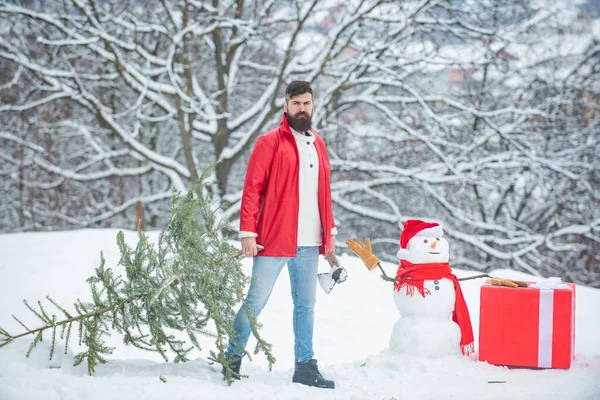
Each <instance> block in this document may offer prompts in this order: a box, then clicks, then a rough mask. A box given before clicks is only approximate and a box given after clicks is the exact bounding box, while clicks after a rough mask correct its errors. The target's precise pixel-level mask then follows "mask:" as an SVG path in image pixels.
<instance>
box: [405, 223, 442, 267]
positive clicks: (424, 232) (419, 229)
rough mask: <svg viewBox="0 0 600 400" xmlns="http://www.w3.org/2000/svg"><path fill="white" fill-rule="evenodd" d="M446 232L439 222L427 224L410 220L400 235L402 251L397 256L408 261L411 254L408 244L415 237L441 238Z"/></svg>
mask: <svg viewBox="0 0 600 400" xmlns="http://www.w3.org/2000/svg"><path fill="white" fill-rule="evenodd" d="M443 234H444V231H443V230H442V226H441V225H440V224H438V223H437V222H425V221H421V220H419V219H409V220H406V222H405V223H404V229H402V234H401V235H400V250H398V253H396V255H397V256H398V258H399V259H401V260H406V259H408V256H409V255H410V252H409V251H408V249H407V247H406V246H408V242H409V241H410V239H412V238H413V237H415V236H428V237H441V236H443Z"/></svg>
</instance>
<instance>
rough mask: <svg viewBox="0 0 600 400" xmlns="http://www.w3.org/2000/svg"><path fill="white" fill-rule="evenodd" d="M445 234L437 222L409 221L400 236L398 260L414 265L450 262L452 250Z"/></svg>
mask: <svg viewBox="0 0 600 400" xmlns="http://www.w3.org/2000/svg"><path fill="white" fill-rule="evenodd" d="M443 234H444V232H443V230H442V226H441V225H440V224H439V223H437V222H424V221H421V220H417V219H409V220H407V221H406V223H405V224H404V229H403V230H402V235H401V236H400V250H399V251H398V253H397V255H398V258H400V259H401V260H408V261H409V262H410V263H413V264H425V263H445V262H448V259H449V258H450V249H449V245H448V241H446V239H444V238H443V237H442V236H443Z"/></svg>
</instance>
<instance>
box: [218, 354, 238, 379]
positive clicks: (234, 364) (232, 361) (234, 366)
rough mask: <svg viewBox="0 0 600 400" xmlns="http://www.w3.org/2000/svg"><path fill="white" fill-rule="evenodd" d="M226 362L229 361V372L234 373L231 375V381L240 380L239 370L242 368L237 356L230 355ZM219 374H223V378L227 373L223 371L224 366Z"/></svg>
mask: <svg viewBox="0 0 600 400" xmlns="http://www.w3.org/2000/svg"><path fill="white" fill-rule="evenodd" d="M227 360H228V361H229V366H230V367H231V370H232V371H233V372H235V374H234V375H233V379H240V368H241V366H242V359H241V358H240V357H239V356H236V355H235V354H232V355H230V356H228V357H227ZM221 373H222V374H223V376H225V374H226V373H227V370H225V366H223V368H222V369H221Z"/></svg>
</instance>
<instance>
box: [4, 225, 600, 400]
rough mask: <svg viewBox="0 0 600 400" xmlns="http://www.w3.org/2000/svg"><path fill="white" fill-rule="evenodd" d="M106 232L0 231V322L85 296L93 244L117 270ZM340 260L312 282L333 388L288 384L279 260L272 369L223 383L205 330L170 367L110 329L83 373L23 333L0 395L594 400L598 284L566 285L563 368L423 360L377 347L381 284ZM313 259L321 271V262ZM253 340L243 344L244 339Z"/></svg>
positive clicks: (255, 366)
mask: <svg viewBox="0 0 600 400" xmlns="http://www.w3.org/2000/svg"><path fill="white" fill-rule="evenodd" d="M117 232H118V231H117V230H110V229H109V230H81V231H68V232H53V233H26V234H8V235H0V296H1V297H0V298H1V300H2V301H1V303H0V327H3V328H5V329H7V330H8V331H9V332H15V333H16V332H20V327H19V326H18V324H17V323H16V322H15V321H14V320H13V319H12V317H11V314H15V315H16V316H18V317H19V318H21V319H22V320H23V322H24V323H25V324H27V325H29V326H30V327H34V326H37V325H38V324H37V323H36V320H35V319H34V318H32V316H31V315H30V313H29V311H28V310H27V309H26V308H25V306H24V305H23V303H22V300H23V299H27V300H28V301H29V302H30V303H35V302H36V301H37V300H44V299H45V296H46V295H50V296H51V297H52V298H54V299H55V300H56V301H57V302H58V303H59V304H62V305H65V306H71V305H72V304H73V302H74V301H75V300H76V299H77V298H81V299H89V292H88V285H87V284H86V283H85V279H86V278H87V277H89V276H90V275H92V274H93V270H94V268H95V267H97V266H98V265H99V260H100V251H103V252H104V254H105V256H106V258H107V266H111V267H115V268H117V269H119V268H120V267H116V262H117V260H118V248H117V246H116V234H117ZM151 236H152V237H153V238H155V237H156V236H157V235H156V233H153V234H151ZM127 238H128V240H129V241H130V242H131V243H132V244H133V243H134V242H135V239H136V233H135V232H127ZM450 245H452V243H450ZM340 261H341V262H342V263H343V264H344V266H345V267H346V269H347V270H348V272H349V278H348V280H347V281H346V282H345V283H343V284H341V285H339V286H336V287H335V288H334V289H333V291H332V292H331V294H329V295H326V294H325V293H324V292H321V291H320V290H319V292H318V298H317V306H316V307H317V309H316V324H315V353H316V358H318V359H319V364H320V367H321V370H322V372H323V374H324V375H325V377H327V378H330V379H333V380H335V382H336V386H337V388H336V389H335V390H333V391H331V390H324V389H315V388H309V387H305V386H302V385H298V384H293V383H291V378H292V373H293V361H294V360H293V345H292V343H293V334H292V324H291V315H292V304H291V298H290V295H289V280H288V277H287V271H286V270H285V269H284V272H282V275H281V276H280V278H279V281H278V282H277V285H276V287H275V290H274V292H273V295H272V298H271V299H270V301H269V303H268V304H267V307H266V308H265V310H264V312H263V314H262V315H261V318H260V321H261V322H262V323H263V324H264V329H263V335H264V337H265V338H266V339H267V340H268V341H270V342H271V343H272V344H273V345H274V353H275V356H276V357H277V359H278V360H277V363H276V364H275V365H274V368H273V371H272V372H269V371H268V369H267V368H266V365H267V362H266V360H265V359H264V357H261V356H260V355H257V356H254V357H253V360H252V362H249V361H245V362H244V363H243V365H242V372H243V373H246V374H248V375H250V378H249V379H243V380H242V381H240V382H236V383H234V384H233V385H232V386H230V387H229V386H227V385H226V384H225V382H224V381H223V380H222V379H221V378H222V377H221V374H220V372H219V368H218V366H215V365H209V364H208V363H207V360H206V356H207V351H208V349H210V348H211V347H212V339H210V338H208V337H207V338H203V339H202V340H203V344H204V351H203V352H202V353H200V352H199V353H197V354H195V357H193V359H194V360H193V361H191V362H188V363H185V364H173V363H164V362H163V361H162V360H161V359H159V358H158V357H157V356H156V355H155V354H150V353H147V352H143V351H141V350H137V349H135V348H129V347H125V346H124V345H123V344H122V338H121V337H119V336H113V337H111V338H110V340H109V344H110V345H112V346H115V347H116V350H115V352H114V354H113V356H112V362H111V363H110V364H108V365H102V366H99V367H98V368H97V373H96V375H95V376H94V377H90V376H88V375H87V370H86V367H85V366H84V365H81V366H79V367H73V365H72V364H73V353H74V352H76V351H77V349H73V350H71V349H70V350H69V353H68V354H67V355H64V356H62V357H58V358H55V359H54V360H52V361H48V351H47V350H48V346H49V343H48V342H49V340H48V338H49V337H48V336H47V335H46V338H45V340H44V342H43V343H41V344H39V345H38V348H37V349H36V350H34V352H33V353H32V355H31V357H30V358H29V359H27V358H25V353H26V351H27V349H28V347H29V345H30V342H31V340H30V338H25V339H20V340H18V341H16V342H14V343H12V344H10V345H8V346H5V347H3V348H1V349H0V399H1V400H26V399H45V400H46V399H48V400H53V399H63V400H67V399H73V400H75V399H77V400H79V399H92V400H94V399H98V400H99V399H102V400H106V399H236V400H241V399H300V398H307V397H310V398H311V399H312V400H318V399H384V400H391V399H397V400H399V399H409V398H410V399H435V400H443V399H461V400H462V399H511V400H516V399H527V400H530V399H569V400H584V399H600V339H599V337H600V312H598V307H599V305H600V290H598V289H591V288H587V287H578V288H577V310H576V335H577V336H576V340H575V360H574V362H573V365H572V367H571V369H570V370H533V369H510V368H506V367H499V366H493V365H488V364H487V363H483V362H479V361H477V359H476V356H473V357H472V358H467V357H462V356H456V357H447V358H435V359H432V358H421V357H408V356H398V355H394V354H390V353H389V352H388V350H387V346H388V344H389V339H390V333H391V331H392V326H393V325H394V323H395V322H396V320H397V319H398V313H397V310H396V307H395V306H394V303H393V301H392V286H391V284H389V283H386V282H384V281H382V280H381V279H379V277H378V274H377V273H376V272H375V271H374V272H371V273H370V272H368V271H367V269H366V268H365V267H364V265H363V264H362V262H361V261H360V260H359V259H357V258H354V257H349V256H343V257H341V258H340ZM450 263H451V264H452V260H450ZM384 266H385V268H386V270H387V271H388V274H394V273H395V270H396V265H393V264H386V265H384ZM320 267H321V270H322V271H325V270H327V269H328V268H327V267H326V262H325V261H322V265H321V266H320ZM244 268H245V270H246V271H247V272H248V273H249V271H250V261H248V260H246V261H244ZM455 273H456V274H457V275H459V276H468V275H472V274H473V272H470V271H460V270H455ZM494 275H498V276H503V277H507V278H516V279H530V280H535V279H534V278H533V277H531V276H528V275H525V274H522V273H518V272H515V271H510V270H498V271H494ZM481 283H482V280H481V279H479V280H471V281H466V282H463V283H462V287H463V291H464V293H465V296H466V300H467V303H468V305H469V310H470V313H471V319H472V322H473V328H474V330H475V339H476V340H475V343H476V344H477V337H478V335H477V334H478V323H479V288H480V286H481ZM47 308H48V309H50V308H51V307H50V306H48V307H47ZM68 308H69V309H72V308H70V307H68ZM515 318H518V316H515ZM252 345H253V342H252V341H251V342H250V344H249V348H251V347H250V346H252ZM161 376H163V377H164V378H166V383H165V382H162V381H161V380H160V377H161ZM490 381H503V382H504V383H490Z"/></svg>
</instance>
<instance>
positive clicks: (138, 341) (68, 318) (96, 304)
mask: <svg viewBox="0 0 600 400" xmlns="http://www.w3.org/2000/svg"><path fill="white" fill-rule="evenodd" d="M210 173H211V169H209V170H207V171H205V172H204V174H202V178H201V180H200V181H199V182H198V183H197V184H195V185H194V186H193V187H192V188H191V189H190V191H189V192H188V193H186V194H185V195H182V196H181V195H179V194H177V193H174V194H173V198H172V200H171V210H172V215H171V218H170V219H169V223H168V224H167V226H166V227H165V228H164V229H163V230H162V232H161V233H160V235H159V240H158V243H157V244H156V245H154V244H153V243H151V242H150V241H149V239H148V237H147V236H146V235H144V234H143V232H141V231H140V232H138V242H137V245H136V246H135V248H130V247H129V246H128V245H127V243H126V242H125V235H124V233H123V232H119V233H118V234H117V246H118V248H119V250H120V260H119V264H120V265H121V266H123V267H124V269H125V273H126V277H121V276H118V275H115V274H113V271H112V270H111V269H110V268H106V267H105V265H106V261H105V259H104V255H103V254H102V253H101V255H100V265H99V266H98V268H96V271H95V274H94V275H93V276H91V277H90V278H88V279H87V283H88V285H89V287H90V293H91V302H84V301H81V300H80V299H77V301H76V302H75V303H74V305H73V306H74V308H75V313H70V312H69V311H67V310H66V309H65V308H64V307H62V306H60V305H58V304H57V303H56V302H55V301H54V300H52V299H51V298H50V297H47V300H48V301H49V302H50V303H51V304H52V305H54V306H55V307H56V308H57V309H58V310H60V311H61V312H62V313H63V314H64V316H65V318H64V319H62V320H57V318H56V316H54V315H52V316H50V315H49V314H48V313H47V312H46V310H45V309H44V307H43V305H42V303H41V302H39V301H38V308H33V307H31V306H30V305H29V304H28V303H27V301H24V303H25V305H26V306H27V308H28V309H29V310H30V311H31V312H32V313H33V314H34V315H35V316H36V317H37V318H39V319H40V320H41V321H42V322H43V325H42V326H40V327H38V328H36V329H29V328H28V327H27V326H25V324H23V323H22V322H21V321H20V320H19V319H17V318H16V317H14V318H15V320H16V321H18V322H19V324H20V325H21V326H22V327H23V328H25V331H24V332H22V333H18V334H9V333H8V332H7V331H6V330H0V336H1V337H2V339H1V340H2V341H1V342H0V347H2V346H4V345H6V344H8V343H10V342H12V341H14V340H16V339H19V338H22V337H25V336H28V335H33V336H34V340H33V342H32V343H31V346H30V348H29V349H28V352H27V354H28V355H29V354H30V353H31V351H33V349H34V348H35V347H36V346H37V344H38V343H39V342H40V341H41V340H42V334H43V332H44V331H46V330H49V329H51V330H52V343H51V346H50V358H52V356H53V354H54V351H55V345H56V330H57V329H61V332H60V338H61V339H62V338H65V352H67V349H68V345H69V341H70V339H71V330H72V328H73V324H74V323H76V324H79V327H78V339H79V341H78V343H79V345H80V346H83V347H84V349H83V351H81V352H79V353H78V354H77V355H76V356H75V359H74V364H75V365H79V364H82V363H83V362H84V361H87V370H88V373H89V374H90V375H92V374H93V373H94V371H95V368H96V367H97V366H98V364H102V363H106V362H107V358H106V357H105V355H106V354H110V353H111V352H112V349H111V348H108V347H107V346H106V345H105V344H104V343H103V336H104V335H110V334H111V331H116V332H117V333H121V334H123V342H124V343H125V344H126V345H133V346H135V347H137V348H140V349H143V350H147V351H153V352H157V353H159V354H160V355H161V357H162V358H163V359H164V360H165V361H169V357H170V355H171V354H173V355H174V359H173V361H174V362H185V361H187V360H188V355H189V352H190V351H192V349H193V348H196V349H198V350H200V349H201V346H200V343H199V341H198V338H197V335H205V336H209V337H211V338H213V339H214V341H215V346H216V351H211V352H210V354H211V355H210V357H209V359H211V360H215V361H217V362H220V363H222V364H223V365H224V366H225V368H226V370H228V371H230V372H231V368H230V365H229V360H227V359H226V357H225V356H224V354H225V350H226V348H227V346H228V344H229V340H228V339H229V337H231V336H233V335H235V331H234V329H233V322H234V320H235V316H236V313H237V307H238V305H239V303H241V302H242V301H243V299H244V296H245V293H244V289H245V287H246V285H247V284H248V283H249V279H248V277H246V276H245V275H244V273H243V271H242V269H241V263H240V256H241V255H242V254H241V252H240V251H237V249H235V248H233V247H232V246H231V245H230V244H229V243H227V240H226V238H224V237H223V235H222V233H221V232H222V231H223V230H225V229H228V228H227V225H226V224H225V223H224V222H223V221H219V220H217V218H216V214H215V213H216V211H218V210H215V207H214V204H213V203H212V202H211V199H210V192H209V191H208V190H206V187H205V186H204V180H205V179H206V178H207V176H209V174H210ZM198 210H200V211H201V215H200V216H198ZM199 217H200V218H199ZM200 221H202V223H201V222H200ZM248 318H249V320H250V324H251V329H252V333H253V334H254V335H255V336H256V338H257V341H258V344H257V348H256V352H263V353H264V354H265V356H266V357H267V360H268V362H269V367H271V365H272V364H273V363H274V362H275V357H274V356H273V354H272V352H271V345H270V344H269V343H267V342H266V341H265V340H264V339H263V338H262V337H261V335H260V333H259V329H260V325H259V324H258V323H257V321H256V318H255V317H254V316H253V315H249V317H248ZM208 324H211V326H213V327H214V329H215V330H216V333H212V332H209V330H208V329H207V326H208ZM170 330H178V331H182V332H186V333H187V337H188V341H184V340H179V339H176V338H175V336H174V335H172V334H171V332H170ZM65 333H66V335H65ZM216 354H219V355H218V356H216ZM245 354H247V355H248V357H249V356H250V354H249V353H248V352H246V353H245ZM225 379H226V380H227V382H228V383H229V384H230V383H231V382H232V376H231V373H229V374H228V375H227V376H226V378H225Z"/></svg>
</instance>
